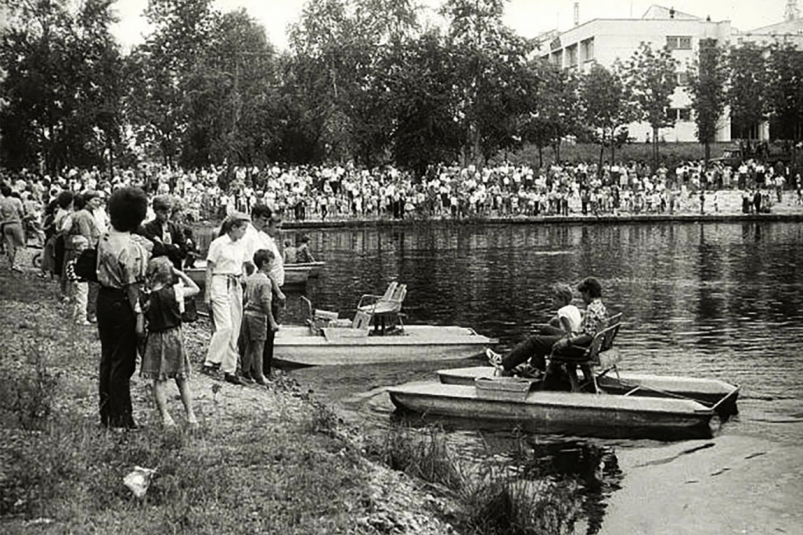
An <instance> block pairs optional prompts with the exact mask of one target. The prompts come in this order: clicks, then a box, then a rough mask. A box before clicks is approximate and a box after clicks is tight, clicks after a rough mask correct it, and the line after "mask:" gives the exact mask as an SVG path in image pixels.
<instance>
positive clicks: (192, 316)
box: [181, 297, 198, 323]
mask: <svg viewBox="0 0 803 535" xmlns="http://www.w3.org/2000/svg"><path fill="white" fill-rule="evenodd" d="M197 320H198V308H197V307H196V305H195V298H194V297H189V298H187V299H185V300H184V312H182V313H181V322H182V323H192V322H194V321H197Z"/></svg>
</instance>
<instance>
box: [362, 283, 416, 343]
mask: <svg viewBox="0 0 803 535" xmlns="http://www.w3.org/2000/svg"><path fill="white" fill-rule="evenodd" d="M405 297H407V285H406V284H399V283H398V282H396V281H393V282H391V283H390V284H389V285H388V288H387V290H385V293H384V294H383V295H372V294H365V295H363V296H362V297H361V298H360V301H359V303H357V313H358V314H359V313H361V312H362V313H365V314H368V316H369V320H370V321H372V322H373V323H374V332H375V333H376V334H385V331H386V329H388V328H391V329H399V330H403V329H404V323H403V321H402V316H403V315H402V313H401V308H402V303H403V302H404V298H405ZM355 319H356V317H355Z"/></svg>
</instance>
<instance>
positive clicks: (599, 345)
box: [550, 312, 622, 394]
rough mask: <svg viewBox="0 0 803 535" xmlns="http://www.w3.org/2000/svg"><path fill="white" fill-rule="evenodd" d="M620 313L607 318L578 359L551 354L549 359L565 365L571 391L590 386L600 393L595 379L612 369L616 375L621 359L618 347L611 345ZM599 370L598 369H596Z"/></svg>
mask: <svg viewBox="0 0 803 535" xmlns="http://www.w3.org/2000/svg"><path fill="white" fill-rule="evenodd" d="M621 321H622V313H621V312H620V313H618V314H614V315H613V316H610V317H609V318H608V323H607V327H605V328H604V329H603V330H601V331H599V332H598V333H597V334H596V335H594V338H593V339H592V340H591V343H590V344H589V346H588V348H587V349H586V351H585V354H584V355H583V358H582V359H580V360H577V359H572V360H566V361H562V360H561V358H560V355H556V354H553V355H551V356H550V360H552V361H555V362H559V363H563V364H565V365H566V368H567V370H566V371H567V373H568V374H569V381H570V382H571V385H572V392H582V391H585V390H586V389H587V388H588V387H591V390H592V392H594V393H595V394H599V393H600V389H599V385H598V384H597V379H598V378H600V377H603V376H605V375H606V374H608V373H610V372H611V371H614V372H616V373H617V375H618V373H619V372H618V369H617V364H618V363H619V361H620V360H621V355H620V354H619V351H618V349H616V348H614V347H613V342H614V340H615V339H616V335H617V334H618V333H619V328H620V327H621ZM577 366H579V367H580V370H581V371H582V372H583V382H582V383H581V382H580V381H579V380H578V378H577V370H576V367H577ZM595 369H596V370H599V371H596V372H595Z"/></svg>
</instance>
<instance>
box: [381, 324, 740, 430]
mask: <svg viewBox="0 0 803 535" xmlns="http://www.w3.org/2000/svg"><path fill="white" fill-rule="evenodd" d="M618 329H619V324H618V322H617V323H616V324H615V325H612V326H610V327H608V328H606V329H604V330H603V331H601V332H600V333H598V334H597V335H596V336H595V337H594V340H593V341H592V343H591V345H590V347H589V350H588V353H587V356H588V360H587V361H585V362H584V363H583V365H582V366H581V368H583V374H584V376H585V378H586V381H585V382H584V383H580V382H579V381H578V380H577V378H576V377H574V378H573V379H570V382H569V384H570V385H571V387H570V389H568V390H569V391H556V390H546V389H545V388H544V381H543V380H541V379H534V378H527V377H515V376H514V377H503V376H499V375H498V374H497V373H498V372H497V369H496V368H495V367H492V366H475V367H470V368H457V369H454V370H440V371H439V372H438V377H439V381H428V382H415V383H408V384H405V385H400V386H395V387H391V388H388V393H389V395H390V399H391V401H392V402H393V404H394V405H395V406H396V407H397V409H399V410H400V411H401V412H414V413H418V414H423V415H426V416H440V417H448V418H454V419H459V420H464V421H466V420H470V421H472V422H474V424H481V423H482V422H493V423H496V424H499V423H502V424H508V425H515V426H520V427H521V428H523V429H525V430H527V431H531V432H537V433H557V434H571V435H587V436H599V437H616V438H622V437H629V438H659V439H665V440H678V439H689V438H707V437H710V436H711V435H712V433H713V431H714V427H715V425H716V424H717V423H718V422H721V421H723V420H724V419H727V417H728V416H730V415H731V414H735V412H736V399H737V397H738V392H739V387H738V386H734V385H730V384H728V383H725V382H722V381H717V380H713V379H694V378H686V377H660V376H653V375H639V374H620V373H618V368H617V367H616V365H617V363H618V362H619V360H620V359H621V355H620V354H619V352H618V351H617V350H616V349H615V348H613V347H612V343H613V338H614V337H615V335H616V333H617V332H618ZM572 373H574V371H573V369H572V371H571V372H570V376H571V374H572Z"/></svg>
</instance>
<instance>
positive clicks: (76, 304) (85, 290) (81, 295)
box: [66, 235, 92, 326]
mask: <svg viewBox="0 0 803 535" xmlns="http://www.w3.org/2000/svg"><path fill="white" fill-rule="evenodd" d="M72 246H73V249H74V250H75V258H73V259H72V260H69V261H68V262H67V266H66V269H67V280H68V281H69V284H70V289H69V291H70V297H71V300H72V306H73V309H72V320H73V322H75V323H76V324H77V325H83V326H87V325H92V324H91V323H90V322H89V320H88V319H87V317H86V305H87V302H88V300H89V283H88V282H87V281H85V280H84V279H82V278H80V277H78V275H76V274H75V262H76V260H78V257H79V256H81V252H82V251H84V250H85V249H87V248H88V247H89V240H87V239H86V237H84V236H81V235H76V236H73V237H72Z"/></svg>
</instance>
